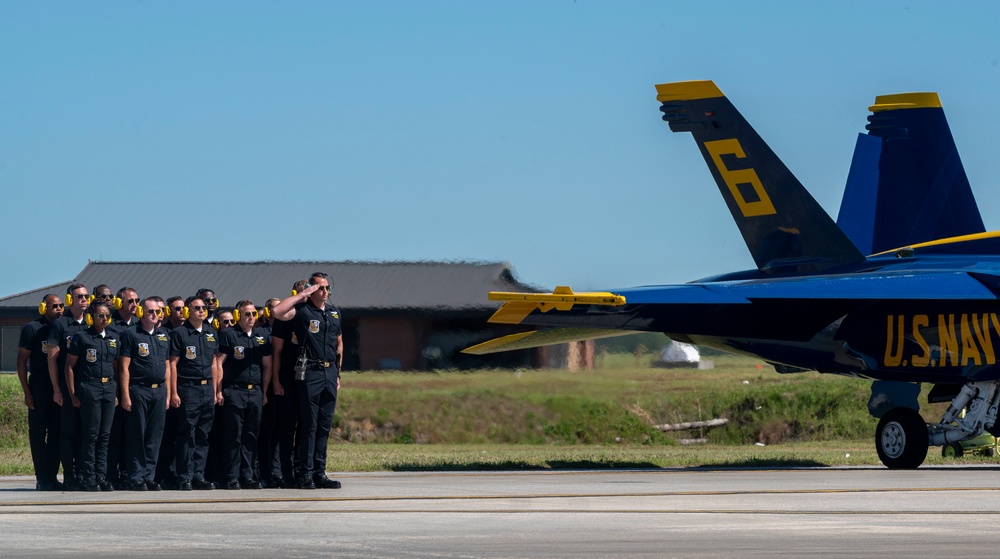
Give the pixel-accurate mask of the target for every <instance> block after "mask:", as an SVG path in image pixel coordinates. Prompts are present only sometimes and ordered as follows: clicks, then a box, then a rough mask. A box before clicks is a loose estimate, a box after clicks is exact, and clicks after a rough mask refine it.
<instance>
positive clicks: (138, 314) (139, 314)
mask: <svg viewBox="0 0 1000 559" xmlns="http://www.w3.org/2000/svg"><path fill="white" fill-rule="evenodd" d="M144 314H146V311H145V310H143V308H142V305H139V306H138V307H136V309H135V317H136V318H138V319H140V320H141V319H142V315H144Z"/></svg>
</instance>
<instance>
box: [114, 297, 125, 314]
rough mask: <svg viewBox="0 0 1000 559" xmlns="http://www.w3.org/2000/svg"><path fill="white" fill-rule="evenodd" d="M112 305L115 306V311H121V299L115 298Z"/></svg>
mask: <svg viewBox="0 0 1000 559" xmlns="http://www.w3.org/2000/svg"><path fill="white" fill-rule="evenodd" d="M114 304H115V310H116V311H120V310H122V305H123V304H124V302H123V301H122V298H121V297H115V298H114Z"/></svg>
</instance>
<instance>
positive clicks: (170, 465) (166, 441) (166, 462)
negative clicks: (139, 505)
mask: <svg viewBox="0 0 1000 559" xmlns="http://www.w3.org/2000/svg"><path fill="white" fill-rule="evenodd" d="M179 411H180V410H177V409H174V408H170V409H168V410H167V413H166V417H165V418H164V420H163V437H162V438H161V439H160V455H159V458H158V459H157V460H156V475H155V477H154V479H155V480H156V481H158V482H160V483H165V484H167V485H168V486H169V485H172V484H173V483H174V482H175V478H176V477H177V476H175V475H174V451H175V450H176V448H175V446H176V440H177V415H178V413H179Z"/></svg>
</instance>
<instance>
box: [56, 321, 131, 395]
mask: <svg viewBox="0 0 1000 559" xmlns="http://www.w3.org/2000/svg"><path fill="white" fill-rule="evenodd" d="M119 349H120V346H119V343H118V338H117V337H116V336H115V334H114V332H108V331H107V330H105V331H104V337H103V338H102V337H101V335H100V334H99V333H98V332H97V330H95V329H94V327H93V326H91V327H90V328H87V329H86V330H81V331H79V332H77V333H76V334H74V335H73V340H72V341H71V342H70V344H69V354H70V355H75V356H76V357H77V359H76V367H74V368H73V380H74V382H76V383H77V384H79V383H80V382H83V381H84V380H87V379H95V378H97V379H99V378H102V377H105V378H114V376H115V360H116V359H118V350H119Z"/></svg>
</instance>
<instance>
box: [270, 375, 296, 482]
mask: <svg viewBox="0 0 1000 559" xmlns="http://www.w3.org/2000/svg"><path fill="white" fill-rule="evenodd" d="M282 376H284V375H282ZM280 381H281V387H282V388H283V389H284V391H285V394H284V396H275V397H274V398H275V402H274V403H275V404H277V410H276V413H277V416H278V417H277V429H276V430H275V442H276V445H275V456H274V461H273V462H272V464H271V467H272V469H273V470H274V474H273V475H274V476H278V477H283V478H285V479H286V480H288V481H292V480H294V479H295V474H296V471H297V470H298V469H299V468H298V464H297V460H296V458H295V457H296V456H297V452H296V440H295V435H296V433H297V431H298V428H299V383H298V381H296V380H295V379H294V378H293V377H292V375H288V378H282V379H280Z"/></svg>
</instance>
